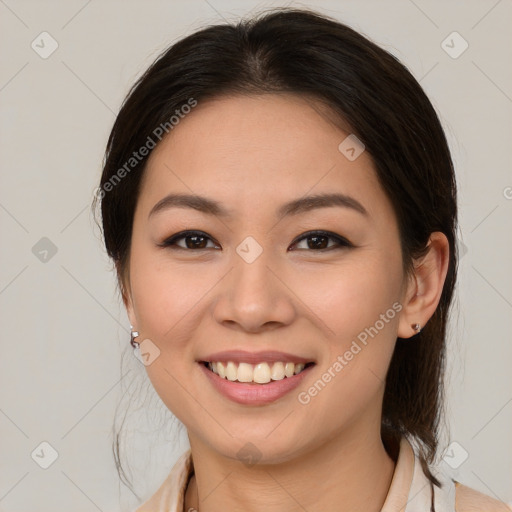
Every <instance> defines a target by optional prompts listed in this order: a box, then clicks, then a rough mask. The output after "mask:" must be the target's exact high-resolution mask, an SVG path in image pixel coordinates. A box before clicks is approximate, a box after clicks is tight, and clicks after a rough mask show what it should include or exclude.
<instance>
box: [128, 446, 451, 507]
mask: <svg viewBox="0 0 512 512" xmlns="http://www.w3.org/2000/svg"><path fill="white" fill-rule="evenodd" d="M431 471H432V472H433V473H434V475H435V476H436V478H437V479H438V480H439V481H440V482H441V484H442V487H441V488H439V487H437V486H431V483H430V481H429V480H428V479H427V477H426V476H425V474H424V473H423V470H422V468H421V464H420V461H419V459H418V457H417V456H416V453H415V452H414V450H413V447H412V445H411V443H410V442H409V441H408V440H407V438H406V437H402V438H401V440H400V451H399V453H398V460H397V462H396V466H395V471H394V473H393V478H392V480H391V485H390V487H389V491H388V494H387V497H386V500H385V502H384V505H383V507H382V508H381V512H426V511H429V510H431V503H432V492H433V491H434V492H433V494H434V498H433V499H434V504H435V510H436V512H455V482H454V481H453V480H452V479H451V478H449V477H448V476H447V475H446V474H444V473H443V472H442V471H439V470H436V468H432V467H431ZM193 473H194V465H193V461H192V453H191V451H190V449H188V450H187V451H186V452H185V453H183V454H182V455H181V456H180V457H179V458H178V460H177V461H176V463H175V465H174V466H173V468H172V471H171V472H170V474H169V476H168V477H167V478H166V479H165V481H164V483H163V484H162V485H161V487H160V488H159V489H158V491H157V492H156V493H155V494H154V495H153V496H152V497H151V498H150V499H149V500H148V501H146V502H145V503H144V504H143V505H141V507H139V508H138V509H137V510H136V512H182V511H183V507H184V498H185V492H186V489H187V485H188V482H189V479H190V477H191V476H192V475H193Z"/></svg>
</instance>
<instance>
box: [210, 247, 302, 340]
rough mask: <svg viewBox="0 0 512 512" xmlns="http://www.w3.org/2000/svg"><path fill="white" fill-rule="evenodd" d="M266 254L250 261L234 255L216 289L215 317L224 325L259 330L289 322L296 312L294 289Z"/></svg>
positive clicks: (292, 319)
mask: <svg viewBox="0 0 512 512" xmlns="http://www.w3.org/2000/svg"><path fill="white" fill-rule="evenodd" d="M264 254H265V251H264V252H263V254H262V255H261V256H260V257H259V258H258V259H256V261H253V262H252V263H247V262H246V261H244V260H243V259H242V258H239V257H238V256H236V257H235V260H234V265H233V268H232V270H231V271H230V272H229V273H228V275H227V276H226V278H225V279H223V280H222V283H221V284H220V286H219V288H218V289H217V293H218V297H217V298H216V301H215V306H214V310H213V316H214V319H215V320H216V321H217V322H218V323H219V324H222V325H224V326H225V327H229V328H231V329H237V330H240V331H245V332H251V333H257V332H264V331H268V330H273V329H276V328H279V327H283V326H286V325H290V324H291V323H292V322H293V321H294V318H295V316H296V308H295V306H294V302H293V297H294V296H293V293H292V291H291V290H290V288H289V287H288V286H286V284H285V280H284V279H283V277H284V276H282V275H280V274H282V272H281V273H280V272H279V267H278V266H276V265H275V264H272V263H271V262H269V261H268V259H267V258H266V257H265V256H264Z"/></svg>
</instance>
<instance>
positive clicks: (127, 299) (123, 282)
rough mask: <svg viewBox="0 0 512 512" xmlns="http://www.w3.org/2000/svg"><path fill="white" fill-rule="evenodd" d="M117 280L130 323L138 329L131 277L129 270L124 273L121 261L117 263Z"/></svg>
mask: <svg viewBox="0 0 512 512" xmlns="http://www.w3.org/2000/svg"><path fill="white" fill-rule="evenodd" d="M116 272H117V281H118V283H119V289H120V291H121V297H122V299H123V304H124V307H125V308H126V314H127V315H128V319H129V321H130V325H132V326H133V328H134V330H137V328H136V326H137V323H136V319H135V312H134V308H133V299H132V293H131V287H130V279H129V275H128V272H126V273H123V271H122V269H121V267H120V265H119V263H116Z"/></svg>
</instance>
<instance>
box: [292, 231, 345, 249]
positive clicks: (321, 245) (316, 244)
mask: <svg viewBox="0 0 512 512" xmlns="http://www.w3.org/2000/svg"><path fill="white" fill-rule="evenodd" d="M303 241H305V242H306V243H305V247H304V246H303V247H299V250H304V249H311V250H313V251H323V250H330V249H340V248H343V247H352V244H351V243H350V242H349V241H348V240H346V239H345V238H343V237H341V236H339V235H336V234H334V233H329V232H326V231H311V232H309V233H306V234H304V235H302V236H301V237H300V238H298V239H297V240H296V241H295V242H294V243H293V244H292V246H297V245H298V244H299V242H301V243H302V242H303ZM330 241H334V243H333V244H331V245H329V242H330Z"/></svg>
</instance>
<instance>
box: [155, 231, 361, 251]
mask: <svg viewBox="0 0 512 512" xmlns="http://www.w3.org/2000/svg"><path fill="white" fill-rule="evenodd" d="M187 236H199V237H201V238H208V239H209V240H212V241H214V240H213V239H212V238H211V237H210V236H208V235H207V234H206V233H204V232H202V231H194V230H186V231H181V232H179V233H176V234H175V235H172V236H171V237H169V238H167V239H166V240H164V241H163V242H162V243H161V244H158V245H159V246H160V247H166V248H168V249H172V250H183V251H189V252H191V251H201V250H205V249H211V247H205V248H199V249H189V248H186V247H180V246H177V245H176V242H177V241H178V240H181V239H184V238H186V237H187ZM313 236H321V237H326V238H330V239H333V240H336V241H337V245H336V246H331V247H326V248H323V249H299V250H306V251H309V252H325V251H331V250H333V249H344V248H350V247H354V246H353V245H352V244H351V243H350V242H349V241H348V240H347V239H345V238H343V237H341V236H339V235H336V234H335V233H331V232H329V231H320V230H315V231H308V232H306V233H304V234H303V235H301V236H300V237H298V238H296V239H295V240H294V241H293V242H292V245H295V244H297V243H299V242H301V241H302V240H307V239H308V238H310V237H313Z"/></svg>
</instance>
